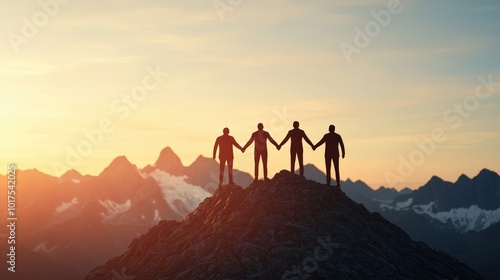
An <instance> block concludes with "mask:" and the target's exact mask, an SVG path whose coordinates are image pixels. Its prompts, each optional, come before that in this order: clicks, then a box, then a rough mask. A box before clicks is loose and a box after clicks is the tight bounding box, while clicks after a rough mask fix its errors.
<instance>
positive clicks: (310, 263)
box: [86, 171, 481, 280]
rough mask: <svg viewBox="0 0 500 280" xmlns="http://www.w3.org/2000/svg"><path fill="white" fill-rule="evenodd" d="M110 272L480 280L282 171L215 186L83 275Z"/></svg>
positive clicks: (341, 197) (94, 278)
mask: <svg viewBox="0 0 500 280" xmlns="http://www.w3.org/2000/svg"><path fill="white" fill-rule="evenodd" d="M116 275H121V276H123V277H130V279H132V277H134V278H133V279H136V280H141V279H143V280H153V279H306V278H304V277H306V276H307V277H308V278H307V279H450V280H451V279H481V277H480V276H479V275H478V274H477V273H476V272H475V271H473V270H472V269H470V268H468V267H467V266H465V265H464V264H462V263H460V262H458V261H456V260H455V259H453V258H452V257H449V256H448V255H445V254H443V253H439V252H436V251H434V250H432V249H430V248H429V247H428V246H427V245H425V244H424V243H421V242H414V241H413V240H411V239H410V237H409V236H408V235H407V234H406V233H404V232H403V231H402V230H401V229H399V228H398V227H396V226H395V225H393V224H391V223H390V222H388V221H387V220H385V219H384V218H382V216H380V215H379V214H377V213H370V212H369V211H368V210H366V209H365V208H364V207H363V206H362V205H361V204H357V203H355V202H353V201H352V200H351V199H349V198H348V197H347V196H346V195H345V194H344V193H343V192H342V191H340V190H339V189H337V188H331V187H326V186H325V185H322V184H318V183H316V182H313V181H309V180H305V179H303V178H302V177H300V176H297V175H293V174H291V173H289V172H287V171H281V172H280V173H279V174H277V175H276V176H275V177H274V178H273V179H272V180H271V181H269V182H256V183H253V184H252V185H250V186H249V187H248V188H247V189H243V188H241V187H238V186H224V187H223V188H221V189H218V190H217V191H216V192H215V193H214V195H213V196H212V197H210V198H207V199H206V200H205V201H204V202H202V203H201V204H200V205H199V206H198V208H197V209H196V210H195V211H194V212H193V213H191V214H190V215H188V217H187V218H186V220H185V221H183V222H177V221H162V222H160V223H159V224H158V225H157V226H155V227H153V228H151V229H150V230H149V232H148V233H147V234H145V235H143V236H141V237H140V238H138V239H135V240H134V241H133V242H132V244H131V245H130V246H129V248H128V250H127V251H126V252H125V253H124V254H123V255H121V256H119V257H116V258H114V259H111V260H110V261H108V262H107V263H106V264H105V265H103V266H100V267H97V268H96V269H94V270H93V271H91V272H90V274H89V275H88V276H87V278H86V279H88V280H98V279H103V280H104V279H106V280H108V279H114V278H113V277H116ZM294 277H298V278H294ZM126 279H128V278H126Z"/></svg>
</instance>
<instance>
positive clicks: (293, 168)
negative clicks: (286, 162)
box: [290, 150, 297, 173]
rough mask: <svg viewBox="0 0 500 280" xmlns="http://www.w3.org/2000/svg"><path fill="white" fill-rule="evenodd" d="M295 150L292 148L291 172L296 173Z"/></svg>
mask: <svg viewBox="0 0 500 280" xmlns="http://www.w3.org/2000/svg"><path fill="white" fill-rule="evenodd" d="M296 155H297V154H296V153H295V150H290V163H291V164H290V172H292V173H295V156H296Z"/></svg>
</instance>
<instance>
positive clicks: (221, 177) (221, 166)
mask: <svg viewBox="0 0 500 280" xmlns="http://www.w3.org/2000/svg"><path fill="white" fill-rule="evenodd" d="M224 165H226V160H225V159H221V158H219V187H220V186H222V182H224Z"/></svg>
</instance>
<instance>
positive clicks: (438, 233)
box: [305, 165, 500, 280]
mask: <svg viewBox="0 0 500 280" xmlns="http://www.w3.org/2000/svg"><path fill="white" fill-rule="evenodd" d="M305 170H306V172H305V176H306V177H307V178H309V179H311V180H315V181H318V182H321V183H323V182H324V178H325V174H324V173H323V172H321V171H320V170H318V169H317V168H316V167H315V166H313V165H308V166H305ZM341 189H342V191H344V193H346V195H347V196H349V197H350V198H351V199H352V200H354V201H356V202H358V203H362V204H363V205H364V206H365V207H366V208H367V209H369V210H370V211H371V212H379V213H380V214H382V216H384V218H386V219H388V220H389V221H391V222H393V223H394V224H396V225H398V226H399V227H401V228H402V229H403V230H405V231H406V232H407V233H408V234H409V235H410V236H411V237H412V238H413V239H414V240H417V241H424V242H425V243H427V244H429V245H430V246H431V247H432V248H434V249H437V250H442V251H444V252H447V253H449V254H451V255H452V256H454V257H456V258H457V259H458V260H461V261H463V262H465V263H467V264H469V265H470V266H471V267H472V268H474V269H476V270H477V271H478V272H479V273H480V274H481V275H482V276H483V277H484V278H486V279H491V280H493V279H498V275H499V274H500V269H499V268H498V260H499V259H500V176H499V175H498V174H497V173H495V172H493V171H490V170H487V169H483V170H482V171H481V172H479V174H478V175H477V176H475V177H474V178H472V179H471V178H468V177H467V176H465V175H462V176H460V177H459V178H458V180H457V181H456V182H454V183H452V182H446V181H444V180H442V179H441V178H439V177H437V176H434V177H432V178H431V179H430V180H429V182H427V183H426V184H425V185H424V186H422V187H420V188H419V189H417V190H415V191H412V190H409V189H404V190H402V191H399V192H398V191H396V190H395V189H386V188H383V187H381V188H379V189H377V190H373V189H372V188H370V187H368V186H367V185H366V184H365V183H363V182H362V181H356V182H352V181H351V180H347V181H346V182H343V183H342V184H341Z"/></svg>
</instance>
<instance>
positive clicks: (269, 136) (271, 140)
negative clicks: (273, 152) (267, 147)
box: [267, 133, 278, 149]
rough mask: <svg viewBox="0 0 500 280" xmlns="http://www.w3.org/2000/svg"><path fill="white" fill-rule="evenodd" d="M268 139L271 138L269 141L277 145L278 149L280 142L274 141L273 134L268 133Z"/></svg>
mask: <svg viewBox="0 0 500 280" xmlns="http://www.w3.org/2000/svg"><path fill="white" fill-rule="evenodd" d="M267 139H269V142H271V143H272V144H273V145H274V146H275V147H276V149H278V143H276V141H274V139H273V137H271V134H269V133H268V134H267Z"/></svg>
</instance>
